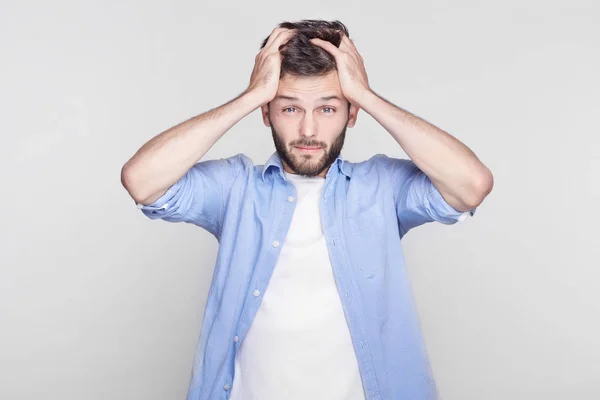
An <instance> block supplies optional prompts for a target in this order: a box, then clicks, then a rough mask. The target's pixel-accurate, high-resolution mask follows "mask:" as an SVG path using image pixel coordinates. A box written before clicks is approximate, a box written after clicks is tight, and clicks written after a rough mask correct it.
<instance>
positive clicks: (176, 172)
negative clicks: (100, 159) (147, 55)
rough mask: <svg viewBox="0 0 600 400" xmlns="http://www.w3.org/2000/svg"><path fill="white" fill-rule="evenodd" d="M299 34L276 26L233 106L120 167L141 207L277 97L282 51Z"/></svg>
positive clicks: (160, 138)
mask: <svg viewBox="0 0 600 400" xmlns="http://www.w3.org/2000/svg"><path fill="white" fill-rule="evenodd" d="M293 34H294V31H293V30H288V29H282V28H277V29H275V30H273V32H272V33H271V35H270V36H269V39H268V42H267V44H266V45H265V47H264V48H263V49H262V50H261V51H260V52H259V53H258V55H257V56H256V59H255V65H254V69H253V71H252V75H251V78H250V84H249V86H248V88H247V89H246V90H245V91H244V92H243V93H242V94H241V95H240V96H238V97H237V98H235V99H233V100H231V101H230V102H228V103H226V104H224V105H222V106H220V107H217V108H215V109H212V110H209V111H207V112H205V113H203V114H200V115H198V116H196V117H193V118H190V119H189V120H187V121H185V122H182V123H180V124H178V125H176V126H174V127H172V128H170V129H168V130H166V131H165V132H162V133H161V134H159V135H157V136H155V137H154V138H152V139H151V140H150V141H148V142H147V143H145V144H144V145H143V146H142V147H141V148H140V149H139V150H138V151H137V152H136V153H135V154H134V155H133V156H132V157H131V158H130V159H129V161H127V162H126V163H125V165H124V166H123V168H122V169H121V183H122V184H123V186H124V187H125V189H127V191H128V192H129V194H130V196H131V197H132V198H133V199H134V200H135V201H136V203H139V204H145V205H147V204H152V203H153V202H154V201H155V200H157V199H158V198H160V197H161V196H162V195H163V194H165V192H166V191H167V190H168V189H169V188H170V187H171V186H173V185H174V184H175V183H176V182H178V181H179V180H180V179H181V178H182V177H183V176H184V174H185V173H186V172H188V170H190V168H192V166H194V164H196V163H197V162H198V161H199V160H200V159H201V158H202V157H203V156H204V154H206V152H207V151H208V150H209V149H210V148H211V147H212V146H213V145H214V144H215V143H216V142H217V140H219V139H220V138H221V137H222V136H223V135H224V134H225V132H227V131H228V130H229V129H230V128H231V127H232V126H233V125H235V124H236V123H237V122H239V121H240V120H241V119H242V118H244V117H245V116H246V115H248V114H250V113H251V112H252V111H254V110H255V109H256V108H258V107H260V106H262V105H264V104H266V103H268V102H269V101H271V99H272V98H273V97H274V96H275V94H276V93H277V87H278V85H279V74H280V70H281V53H280V52H279V49H280V47H281V46H282V45H283V44H285V43H286V42H287V41H288V40H289V39H290V37H291V36H292V35H293Z"/></svg>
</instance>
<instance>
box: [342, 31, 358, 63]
mask: <svg viewBox="0 0 600 400" xmlns="http://www.w3.org/2000/svg"><path fill="white" fill-rule="evenodd" d="M340 34H341V36H342V42H341V43H340V49H341V50H344V51H348V52H350V53H353V54H354V55H356V56H357V57H358V58H362V57H361V56H360V53H359V52H358V49H357V48H356V46H355V45H354V42H353V41H352V40H351V39H350V38H349V37H348V36H346V35H344V33H343V32H340Z"/></svg>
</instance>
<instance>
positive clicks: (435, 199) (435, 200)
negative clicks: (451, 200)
mask: <svg viewBox="0 0 600 400" xmlns="http://www.w3.org/2000/svg"><path fill="white" fill-rule="evenodd" d="M429 198H430V201H431V203H432V205H433V206H434V207H436V208H437V209H438V210H439V213H440V214H441V217H442V218H443V220H445V221H442V222H446V223H454V222H464V221H465V220H466V219H467V218H470V217H472V216H474V215H475V212H476V211H477V207H475V208H473V209H471V210H468V211H458V210H456V209H455V208H454V207H452V206H451V205H450V204H448V202H447V201H446V199H444V197H443V196H442V194H441V193H440V191H439V190H437V188H436V187H435V186H434V187H433V189H432V190H431V192H430V193H429Z"/></svg>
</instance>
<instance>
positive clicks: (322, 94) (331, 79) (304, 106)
mask: <svg viewBox="0 0 600 400" xmlns="http://www.w3.org/2000/svg"><path fill="white" fill-rule="evenodd" d="M262 111H263V119H264V122H265V125H267V126H270V127H271V132H272V134H273V141H274V142H275V149H276V150H277V152H278V153H279V156H280V157H281V160H282V162H283V166H284V168H285V170H286V171H287V172H290V173H294V174H299V175H304V176H317V175H319V176H322V177H325V174H326V173H327V170H328V169H329V166H330V165H331V163H333V161H335V159H336V158H337V157H338V155H339V154H340V151H341V150H342V147H343V145H344V138H345V134H346V127H352V126H354V123H355V121H356V111H357V109H356V107H354V106H352V107H351V109H350V112H349V111H348V101H347V100H346V99H345V98H344V96H343V95H342V91H341V88H340V84H339V80H338V75H337V71H333V72H331V73H329V74H327V75H324V76H315V77H295V76H291V75H286V76H284V77H283V78H282V79H281V80H280V81H279V88H278V89H277V94H276V95H275V98H274V99H273V100H272V101H271V102H270V103H269V105H268V107H267V106H263V109H262Z"/></svg>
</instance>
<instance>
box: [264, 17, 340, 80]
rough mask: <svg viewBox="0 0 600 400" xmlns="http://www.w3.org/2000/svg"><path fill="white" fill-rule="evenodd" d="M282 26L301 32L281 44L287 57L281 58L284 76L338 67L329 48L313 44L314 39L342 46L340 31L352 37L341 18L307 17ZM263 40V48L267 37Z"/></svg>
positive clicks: (320, 72)
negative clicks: (322, 18) (331, 19)
mask: <svg viewBox="0 0 600 400" xmlns="http://www.w3.org/2000/svg"><path fill="white" fill-rule="evenodd" d="M278 27H281V28H286V29H297V30H298V32H297V33H296V34H295V35H294V36H293V37H292V38H291V39H290V40H289V41H288V42H287V43H286V44H284V45H283V46H281V47H280V49H279V50H280V51H281V54H282V56H283V58H282V61H281V74H280V78H282V77H283V76H284V75H286V74H290V75H296V76H315V75H316V76H320V75H325V74H327V73H329V72H331V71H332V70H334V69H336V64H335V58H333V56H332V55H331V54H329V53H328V52H327V51H326V50H324V49H322V48H320V47H318V46H316V45H314V44H312V43H311V41H310V39H313V38H319V39H321V40H326V41H328V42H331V43H332V44H333V45H334V46H336V47H340V43H341V41H342V37H341V35H340V34H339V32H338V31H342V32H344V34H345V35H346V36H348V37H350V35H349V34H348V29H347V28H346V26H345V25H344V24H343V23H341V22H340V21H337V20H336V21H323V20H315V19H305V20H302V21H299V22H282V23H280V24H279V25H278ZM268 39H269V38H268V37H267V38H265V40H263V42H262V45H261V46H260V48H261V49H262V48H264V47H265V45H266V44H267V40H268Z"/></svg>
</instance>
